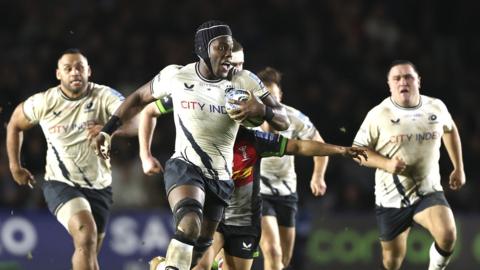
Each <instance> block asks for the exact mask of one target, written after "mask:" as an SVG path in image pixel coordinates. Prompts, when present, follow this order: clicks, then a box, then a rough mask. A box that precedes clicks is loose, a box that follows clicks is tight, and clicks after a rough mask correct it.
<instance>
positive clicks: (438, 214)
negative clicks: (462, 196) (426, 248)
mask: <svg viewBox="0 0 480 270" xmlns="http://www.w3.org/2000/svg"><path fill="white" fill-rule="evenodd" d="M414 220H415V222H417V223H418V224H420V225H421V226H423V227H424V228H425V229H427V230H428V231H429V232H430V233H431V235H432V237H433V239H434V243H432V246H431V247H430V265H429V268H428V269H429V270H437V269H445V267H446V266H447V264H448V263H449V261H450V255H451V254H452V253H453V249H454V246H455V241H456V239H457V229H456V226H455V219H454V217H453V213H452V210H451V209H450V207H449V205H448V202H447V200H446V199H445V196H444V194H443V192H437V193H433V194H430V195H427V196H426V197H425V198H424V199H422V202H421V203H420V204H419V206H418V207H417V212H416V214H415V215H414Z"/></svg>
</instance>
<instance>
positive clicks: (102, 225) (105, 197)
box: [82, 187, 113, 269]
mask: <svg viewBox="0 0 480 270" xmlns="http://www.w3.org/2000/svg"><path fill="white" fill-rule="evenodd" d="M82 192H83V194H84V195H85V196H86V198H87V200H88V202H89V203H90V207H91V209H92V215H93V219H94V220H95V224H96V226H97V246H96V257H97V260H96V261H97V265H96V267H95V269H99V266H98V254H99V253H100V249H101V248H102V244H103V240H104V239H105V234H106V227H107V223H108V219H109V218H110V208H111V206H112V203H113V194H112V188H111V187H107V188H104V189H99V190H90V189H82Z"/></svg>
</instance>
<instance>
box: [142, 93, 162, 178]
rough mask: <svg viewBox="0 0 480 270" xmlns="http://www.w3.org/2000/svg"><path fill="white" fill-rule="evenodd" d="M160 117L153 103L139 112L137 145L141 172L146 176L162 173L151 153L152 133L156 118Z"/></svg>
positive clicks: (159, 165)
mask: <svg viewBox="0 0 480 270" xmlns="http://www.w3.org/2000/svg"><path fill="white" fill-rule="evenodd" d="M160 115H161V113H160V111H159V109H158V107H157V105H156V104H155V102H152V103H150V104H148V105H147V106H146V107H145V108H143V110H142V111H141V112H140V122H139V126H138V143H139V147H140V149H139V152H140V159H141V161H142V168H143V172H144V173H145V174H147V175H154V174H158V173H160V172H162V171H163V168H162V165H161V164H160V162H159V161H158V160H157V159H156V158H155V157H154V156H153V155H152V152H151V146H152V138H153V132H154V130H155V126H156V125H157V117H158V116H160Z"/></svg>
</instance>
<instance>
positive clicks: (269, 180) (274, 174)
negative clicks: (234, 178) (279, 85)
mask: <svg viewBox="0 0 480 270" xmlns="http://www.w3.org/2000/svg"><path fill="white" fill-rule="evenodd" d="M284 106H285V109H286V110H287V116H288V118H289V119H290V127H289V128H288V129H287V130H284V131H281V132H280V134H281V135H282V136H284V137H286V138H288V139H300V140H311V139H313V138H314V136H315V134H316V132H317V129H316V128H315V126H314V125H313V124H312V122H311V121H310V119H309V118H308V117H307V116H306V115H304V114H303V113H302V112H300V111H299V110H297V109H295V108H292V107H290V106H286V105H284ZM260 174H261V176H262V184H261V186H260V192H261V193H262V194H266V195H275V196H288V195H291V194H294V193H295V192H296V191H297V174H296V173H295V159H294V156H283V157H270V158H264V159H262V166H261V172H260Z"/></svg>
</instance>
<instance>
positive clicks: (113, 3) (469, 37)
mask: <svg viewBox="0 0 480 270" xmlns="http://www.w3.org/2000/svg"><path fill="white" fill-rule="evenodd" d="M479 6H480V4H479V3H477V2H476V1H448V2H447V1H435V0H425V1H415V0H402V1H397V0H377V1H373V0H371V1H361V0H319V1H308V0H296V1H288V0H268V1H254V2H250V1H241V0H219V1H197V0H184V1H165V0H161V1H160V0H149V1H127V0H82V1H80V0H77V1H58V0H52V1H36V0H17V1H3V0H2V1H0V18H1V20H2V23H1V24H0V87H1V90H0V106H1V107H0V119H1V121H2V123H3V128H2V129H1V131H0V134H1V136H0V138H1V140H0V146H1V147H0V149H1V152H0V179H1V181H0V207H1V208H7V209H10V208H21V207H28V208H40V207H45V204H44V202H43V196H42V194H41V192H40V190H39V189H33V190H32V189H28V188H20V187H18V186H17V185H16V184H15V183H14V182H13V180H12V177H11V175H10V172H9V170H8V162H7V158H6V151H5V150H4V149H5V126H6V123H7V122H8V119H9V118H10V115H11V112H12V110H13V108H14V107H15V106H16V105H17V104H18V103H19V102H21V101H23V100H25V98H27V97H28V96H30V95H32V94H33V93H36V92H39V91H44V90H46V89H48V88H49V87H52V86H54V85H57V84H58V82H57V81H56V78H55V69H56V61H57V59H58V56H59V54H60V53H61V52H62V51H63V50H65V49H66V48H70V47H77V48H80V49H81V50H82V51H83V52H84V53H85V54H86V56H87V58H88V59H89V63H90V66H91V67H92V70H93V73H92V74H93V75H92V78H91V81H93V82H96V83H100V84H106V85H110V86H112V87H114V88H116V89H117V90H119V91H120V92H122V93H123V94H124V95H125V96H126V95H128V94H129V93H130V92H131V91H133V90H135V89H136V88H137V87H139V86H141V85H142V84H143V83H145V82H147V81H149V80H150V79H151V78H153V76H155V74H156V73H157V72H158V71H160V70H161V69H162V68H163V67H164V66H166V65H168V64H187V63H190V62H193V61H196V56H195V55H194V53H193V35H194V31H195V29H196V28H197V27H198V25H200V24H201V23H202V22H204V21H206V20H209V19H219V20H223V21H225V22H227V23H228V24H230V26H231V28H232V31H233V34H234V37H235V38H236V39H238V40H239V41H240V42H241V43H242V44H243V46H244V48H245V54H246V64H245V68H246V69H249V70H251V71H254V72H257V71H259V70H260V69H262V68H264V67H266V66H272V67H275V68H276V69H278V70H280V71H281V72H282V73H283V74H284V79H283V84H282V86H283V90H284V102H285V103H286V104H288V105H291V106H293V107H295V108H297V109H300V110H301V111H303V112H304V113H305V114H306V115H307V116H309V117H310V119H311V120H312V122H313V123H314V124H315V125H316V126H317V128H318V130H319V131H320V133H321V135H322V136H323V138H324V139H325V140H326V141H327V142H331V143H335V144H342V145H350V144H351V143H352V140H353V137H354V136H355V134H356V131H357V129H358V127H359V126H360V124H361V122H362V120H363V118H364V117H365V115H366V113H367V112H368V110H369V109H370V108H371V107H373V106H374V105H376V104H378V103H379V102H380V101H381V100H383V99H384V98H385V97H387V96H388V95H389V92H388V88H387V85H386V72H387V68H388V65H389V63H390V62H392V60H394V59H398V58H402V59H409V60H411V61H412V62H414V63H415V64H416V65H417V68H418V70H419V72H420V75H421V77H422V89H421V93H422V94H425V95H429V96H434V97H438V98H440V99H442V100H443V101H444V102H445V103H446V105H447V107H448V108H449V110H450V113H451V114H452V115H453V117H454V119H455V121H456V123H457V125H458V127H459V130H460V133H461V137H462V140H463V141H462V142H463V151H464V153H463V156H464V161H465V170H466V175H467V185H466V186H465V187H464V188H463V189H462V190H461V191H460V192H450V191H449V190H448V185H447V183H448V175H449V173H450V170H451V164H450V163H449V160H448V158H447V155H446V152H445V150H443V156H442V159H441V164H442V177H443V185H444V187H445V189H446V191H447V192H446V193H447V198H448V199H449V201H450V203H451V204H452V207H453V209H454V212H456V213H459V212H460V213H466V214H469V213H474V212H476V213H478V211H479V210H480V209H479V208H480V196H478V194H477V191H479V190H480V181H478V178H479V175H480V167H477V165H476V162H478V160H480V110H479V109H478V105H477V104H478V102H479V101H480V94H479V93H480V92H479V91H478V89H479V88H480V83H479V80H478V79H477V76H478V73H479V72H480V68H479V60H480V52H479V50H478V48H480V35H478V29H477V25H478V24H476V23H475V21H476V19H477V18H476V17H477V16H478V15H477V11H478V8H479ZM158 126H159V127H160V128H158V129H157V131H156V135H155V139H154V147H153V153H154V154H155V155H156V156H157V157H158V158H159V159H160V160H161V161H165V160H166V159H167V158H168V157H169V156H170V155H171V153H172V151H173V148H174V135H175V131H174V125H173V121H172V117H171V116H167V117H164V118H162V119H160V120H159V122H158ZM137 144H138V143H137V139H136V138H131V139H118V140H116V141H115V142H114V149H113V170H114V184H113V188H114V200H115V203H114V207H116V208H120V209H147V208H166V207H168V206H167V204H166V202H165V198H164V197H165V195H164V188H163V182H162V177H161V176H157V177H147V176H145V175H143V173H142V170H141V164H140V161H139V157H138V146H137ZM45 149H46V145H45V141H44V137H43V135H42V132H41V130H40V128H34V129H33V130H31V131H30V132H27V133H26V137H25V143H24V146H23V162H24V164H25V165H26V167H27V168H28V169H30V170H31V171H32V172H33V173H35V175H36V177H37V178H41V177H43V172H44V164H45V155H44V153H45ZM311 169H312V160H311V159H309V158H297V172H298V175H299V184H298V189H299V193H300V199H301V202H300V203H301V205H302V207H300V209H301V211H300V218H302V217H303V216H304V215H309V213H311V212H308V211H303V210H302V209H307V210H308V209H322V211H323V212H322V213H325V214H326V215H327V217H328V214H329V213H337V212H346V213H348V212H355V213H357V212H365V211H369V212H372V211H373V205H374V194H373V184H374V180H373V170H371V169H367V168H362V167H358V166H356V164H355V163H354V162H352V161H349V160H343V159H341V158H332V159H331V160H330V165H329V167H328V171H327V177H326V181H327V185H328V190H327V195H326V196H324V197H322V198H314V197H313V196H312V195H311V193H310V190H309V181H310V176H311ZM317 213H318V210H317Z"/></svg>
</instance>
